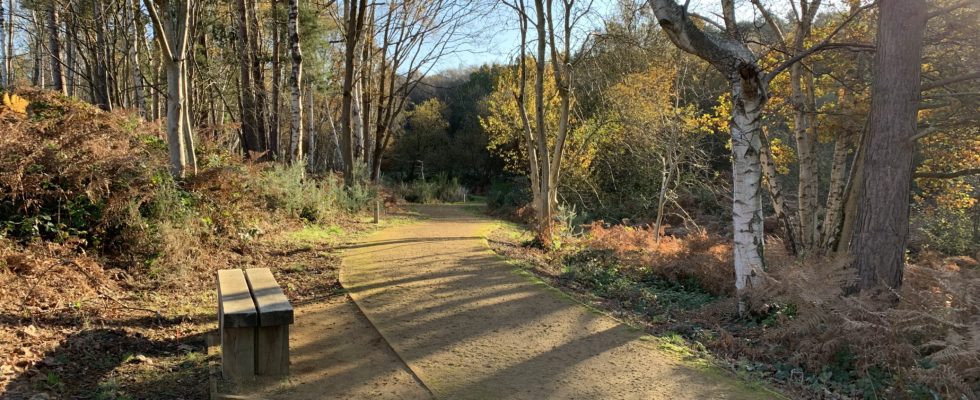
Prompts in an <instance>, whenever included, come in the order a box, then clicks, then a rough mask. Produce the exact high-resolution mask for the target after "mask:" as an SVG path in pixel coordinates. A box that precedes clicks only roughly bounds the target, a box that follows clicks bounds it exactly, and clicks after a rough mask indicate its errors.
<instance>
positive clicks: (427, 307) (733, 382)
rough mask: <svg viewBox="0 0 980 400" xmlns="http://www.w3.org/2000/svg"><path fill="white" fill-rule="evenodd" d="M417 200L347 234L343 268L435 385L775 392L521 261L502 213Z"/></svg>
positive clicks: (402, 351)
mask: <svg viewBox="0 0 980 400" xmlns="http://www.w3.org/2000/svg"><path fill="white" fill-rule="evenodd" d="M415 210H416V211H418V212H419V213H420V214H421V218H422V220H421V221H419V222H416V223H412V224H406V225H400V226H394V227H391V228H388V229H384V230H381V231H378V232H376V233H373V234H371V235H368V236H366V237H364V238H362V239H361V240H359V241H358V242H357V243H356V244H354V245H350V246H347V247H346V248H345V249H344V251H343V258H344V263H343V267H342V269H341V273H340V280H341V283H342V284H343V286H344V287H345V288H346V289H347V290H348V293H349V294H350V297H351V298H353V299H354V301H355V302H356V303H357V305H358V306H359V307H360V309H361V310H362V311H363V312H364V314H365V315H366V317H367V319H368V320H369V321H370V322H371V323H372V324H373V325H374V326H375V327H376V328H377V330H378V331H379V332H380V333H381V336H383V337H384V339H385V340H386V341H387V342H388V343H389V344H390V345H391V347H392V348H393V349H394V351H395V352H396V353H397V354H398V356H399V357H400V358H401V359H402V360H403V361H404V362H405V363H406V364H407V366H408V368H409V369H410V370H411V371H412V372H413V373H414V374H415V375H416V376H417V377H418V378H419V379H420V380H421V382H422V383H423V384H424V385H425V386H426V387H427V388H428V389H429V390H430V391H431V392H432V393H434V394H435V395H436V396H437V397H441V398H453V399H467V398H476V399H482V398H497V399H514V398H520V399H524V398H527V399H541V398H568V399H572V398H638V399H640V398H642V399H650V398H672V399H722V398H725V399H759V398H778V397H779V395H778V394H776V393H774V392H771V391H769V390H767V389H766V388H764V387H762V386H760V385H758V384H754V383H748V382H743V381H740V380H738V379H737V378H735V377H732V376H730V375H728V374H727V373H726V372H724V371H723V370H721V369H719V368H716V367H715V366H713V365H712V364H711V363H710V362H707V361H706V360H703V359H697V358H692V357H688V356H686V353H685V352H684V351H683V350H681V349H677V348H676V347H675V346H673V345H672V344H671V343H669V342H668V341H664V340H662V339H660V338H657V337H653V336H649V335H645V334H644V333H643V332H642V331H641V330H639V329H636V328H633V327H630V326H627V325H624V324H623V323H621V322H620V321H618V320H616V319H614V318H612V317H610V316H608V315H606V314H603V313H601V312H599V311H598V310H595V309H592V308H590V307H588V306H586V305H584V304H582V303H580V302H577V301H576V300H574V299H573V298H571V297H569V296H567V295H564V294H563V293H562V292H560V291H558V290H556V289H554V288H552V287H550V286H548V285H547V284H545V283H543V282H542V281H540V280H537V279H534V278H533V277H531V276H529V275H527V274H521V273H519V272H518V271H516V270H515V268H514V266H513V265H511V264H509V263H508V262H507V261H505V260H504V259H502V258H501V257H499V256H497V255H495V254H494V253H493V252H492V251H491V250H490V249H489V247H488V244H487V241H486V238H485V235H486V233H488V232H489V231H490V230H492V229H493V227H494V226H496V221H495V220H492V219H489V218H487V217H482V216H479V215H477V214H476V213H473V212H471V211H470V210H468V209H467V208H466V207H462V206H455V205H425V206H417V207H416V208H415ZM298 319H299V320H302V319H303V317H302V315H301V316H300V317H299V318H298ZM300 336H301V337H303V336H305V334H300ZM296 340H297V341H299V340H305V339H300V338H297V339H296ZM295 344H296V343H294V346H295ZM294 354H295V355H296V357H302V354H303V353H302V352H299V351H295V350H294ZM393 397H400V396H393ZM423 397H424V396H423Z"/></svg>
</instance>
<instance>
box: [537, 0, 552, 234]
mask: <svg viewBox="0 0 980 400" xmlns="http://www.w3.org/2000/svg"><path fill="white" fill-rule="evenodd" d="M534 7H535V15H536V16H537V21H536V24H535V28H536V29H537V33H538V43H537V45H538V48H537V59H536V60H535V64H534V66H535V77H534V123H535V125H536V126H535V129H534V143H535V146H536V147H537V155H538V157H537V161H538V174H539V177H538V185H539V189H538V193H539V196H538V197H539V198H538V204H537V206H536V207H535V208H536V211H537V214H538V221H537V222H538V225H539V232H540V233H546V234H547V233H548V232H550V230H551V220H552V217H553V215H554V213H553V210H552V208H551V180H550V179H549V177H550V176H551V160H550V157H551V154H550V152H549V151H548V137H547V135H546V132H547V129H548V128H547V125H546V124H545V109H544V74H545V56H546V46H547V43H548V35H547V32H546V29H547V28H546V26H545V24H546V22H545V7H544V3H543V0H534Z"/></svg>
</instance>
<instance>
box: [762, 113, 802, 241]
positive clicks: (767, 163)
mask: <svg viewBox="0 0 980 400" xmlns="http://www.w3.org/2000/svg"><path fill="white" fill-rule="evenodd" d="M759 134H760V137H761V138H762V141H761V143H762V154H759V161H760V162H761V163H762V173H763V176H764V177H765V180H764V181H763V182H764V183H765V184H766V186H767V187H768V188H769V190H768V192H769V199H770V201H771V202H772V209H773V213H775V214H776V219H778V220H779V222H780V223H781V224H782V225H783V229H784V230H786V234H785V237H786V242H787V243H786V245H787V246H786V247H787V248H788V249H789V251H790V252H791V253H793V254H797V253H798V252H799V248H800V245H799V239H798V238H799V235H798V234H797V230H798V228H799V226H798V225H797V223H796V221H794V220H793V217H792V216H791V215H790V212H789V207H787V205H786V197H785V196H784V195H783V185H782V184H781V183H779V174H778V172H776V164H775V162H774V161H773V156H772V148H770V147H769V138H767V137H766V132H765V130H760V131H759Z"/></svg>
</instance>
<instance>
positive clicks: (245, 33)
mask: <svg viewBox="0 0 980 400" xmlns="http://www.w3.org/2000/svg"><path fill="white" fill-rule="evenodd" d="M237 5H238V54H239V56H240V64H239V69H240V73H241V75H240V80H239V90H240V96H241V107H240V108H241V114H242V115H241V122H242V150H243V151H244V153H245V156H246V157H249V158H251V157H261V156H262V154H264V152H265V151H266V150H267V149H268V146H267V142H266V130H265V120H264V118H263V114H264V112H263V111H262V109H263V108H264V107H265V106H264V101H263V97H262V94H261V93H259V91H258V90H257V88H259V87H261V86H263V85H264V83H263V82H262V81H261V75H258V74H256V72H258V68H255V67H256V65H258V66H261V64H260V63H261V61H260V60H258V44H257V43H254V42H253V40H256V38H257V37H258V36H257V34H256V33H255V32H254V31H255V30H256V29H258V26H257V24H255V25H253V24H252V22H251V21H252V14H254V13H255V11H256V10H255V7H254V5H253V3H252V2H251V0H238V2H237Z"/></svg>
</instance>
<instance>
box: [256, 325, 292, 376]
mask: <svg viewBox="0 0 980 400" xmlns="http://www.w3.org/2000/svg"><path fill="white" fill-rule="evenodd" d="M258 335H259V337H258V340H257V342H256V343H258V345H257V346H256V347H257V348H258V349H257V350H256V353H257V354H256V365H255V373H256V374H258V375H263V376H286V375H288V374H289V325H279V326H264V327H260V328H259V329H258Z"/></svg>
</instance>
